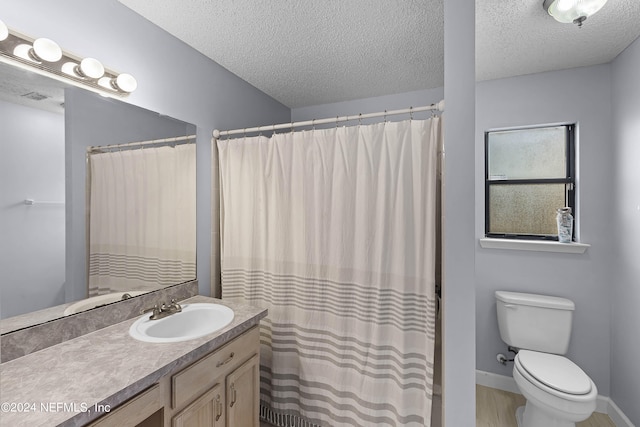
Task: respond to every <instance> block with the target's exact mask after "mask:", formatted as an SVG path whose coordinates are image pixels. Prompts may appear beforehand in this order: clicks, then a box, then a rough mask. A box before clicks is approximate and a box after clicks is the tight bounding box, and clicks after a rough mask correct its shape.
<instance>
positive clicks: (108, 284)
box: [88, 144, 196, 296]
mask: <svg viewBox="0 0 640 427" xmlns="http://www.w3.org/2000/svg"><path fill="white" fill-rule="evenodd" d="M195 150H196V148H195V144H183V145H177V146H175V147H170V146H164V147H148V148H142V149H140V148H137V149H132V150H126V151H113V152H105V153H96V154H91V155H90V156H89V165H88V167H89V168H90V177H91V181H90V186H89V187H90V215H89V217H90V218H89V296H95V295H102V294H107V293H111V292H127V291H153V290H156V289H159V288H161V287H164V286H167V285H172V284H176V283H182V282H185V281H187V280H193V279H195V277H196V252H195V248H196V226H195V220H196V190H195V187H196V186H195V183H196V175H195V170H196V155H195Z"/></svg>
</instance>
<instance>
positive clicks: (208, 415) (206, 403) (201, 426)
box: [171, 384, 225, 427]
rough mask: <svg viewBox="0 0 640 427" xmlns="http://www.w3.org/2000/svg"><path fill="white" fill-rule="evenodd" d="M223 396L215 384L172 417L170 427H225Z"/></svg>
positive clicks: (221, 387)
mask: <svg viewBox="0 0 640 427" xmlns="http://www.w3.org/2000/svg"><path fill="white" fill-rule="evenodd" d="M224 401H225V396H224V387H223V386H222V384H216V385H215V386H214V387H213V388H211V389H210V390H209V391H208V392H206V393H205V394H203V395H202V396H200V397H199V398H198V399H196V400H195V401H194V402H193V403H192V404H190V405H189V406H187V407H186V408H184V409H183V410H182V411H180V413H178V414H177V415H176V416H175V417H173V421H172V423H171V424H172V427H225V413H224V412H225V411H224V410H225V404H224Z"/></svg>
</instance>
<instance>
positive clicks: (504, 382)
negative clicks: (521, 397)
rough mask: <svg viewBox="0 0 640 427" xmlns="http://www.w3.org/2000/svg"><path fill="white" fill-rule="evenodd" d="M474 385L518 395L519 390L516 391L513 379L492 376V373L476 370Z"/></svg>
mask: <svg viewBox="0 0 640 427" xmlns="http://www.w3.org/2000/svg"><path fill="white" fill-rule="evenodd" d="M476 384H478V385H483V386H485V387H491V388H496V389H498V390H503V391H509V392H511V393H517V394H520V390H518V386H517V385H516V381H515V380H514V379H513V377H508V376H506V375H499V374H494V373H493V372H485V371H477V370H476Z"/></svg>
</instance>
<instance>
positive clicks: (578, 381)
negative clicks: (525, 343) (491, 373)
mask: <svg viewBox="0 0 640 427" xmlns="http://www.w3.org/2000/svg"><path fill="white" fill-rule="evenodd" d="M518 359H519V361H520V366H522V367H523V368H524V369H525V370H526V371H527V372H528V373H529V374H530V375H531V376H532V377H534V378H535V379H537V380H538V381H540V382H541V383H543V384H544V385H547V386H549V387H551V388H553V389H555V390H558V391H560V392H563V393H568V394H587V393H589V392H590V391H591V379H590V378H589V376H587V374H585V373H584V371H583V370H582V369H580V367H579V366H578V365H576V364H575V363H573V362H572V361H571V360H569V359H567V358H566V357H562V356H558V355H556V354H549V353H542V352H539V351H530V350H520V351H519V352H518Z"/></svg>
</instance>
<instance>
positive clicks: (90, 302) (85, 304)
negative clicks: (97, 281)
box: [63, 291, 149, 316]
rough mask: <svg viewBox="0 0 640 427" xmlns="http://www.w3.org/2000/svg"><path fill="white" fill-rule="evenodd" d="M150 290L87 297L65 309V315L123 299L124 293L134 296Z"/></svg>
mask: <svg viewBox="0 0 640 427" xmlns="http://www.w3.org/2000/svg"><path fill="white" fill-rule="evenodd" d="M148 292H149V291H129V292H114V293H112V294H105V295H98V296H95V297H91V298H87V299H83V300H80V301H78V302H76V303H73V304H71V305H70V306H69V307H67V308H66V309H65V310H64V313H63V314H64V315H65V316H68V315H70V314H76V313H80V312H82V311H85V310H89V309H91V308H96V307H101V306H103V305H106V304H111V303H112V302H116V301H122V296H123V295H124V294H129V295H130V296H132V297H135V296H138V295H142V294H146V293H148Z"/></svg>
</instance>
